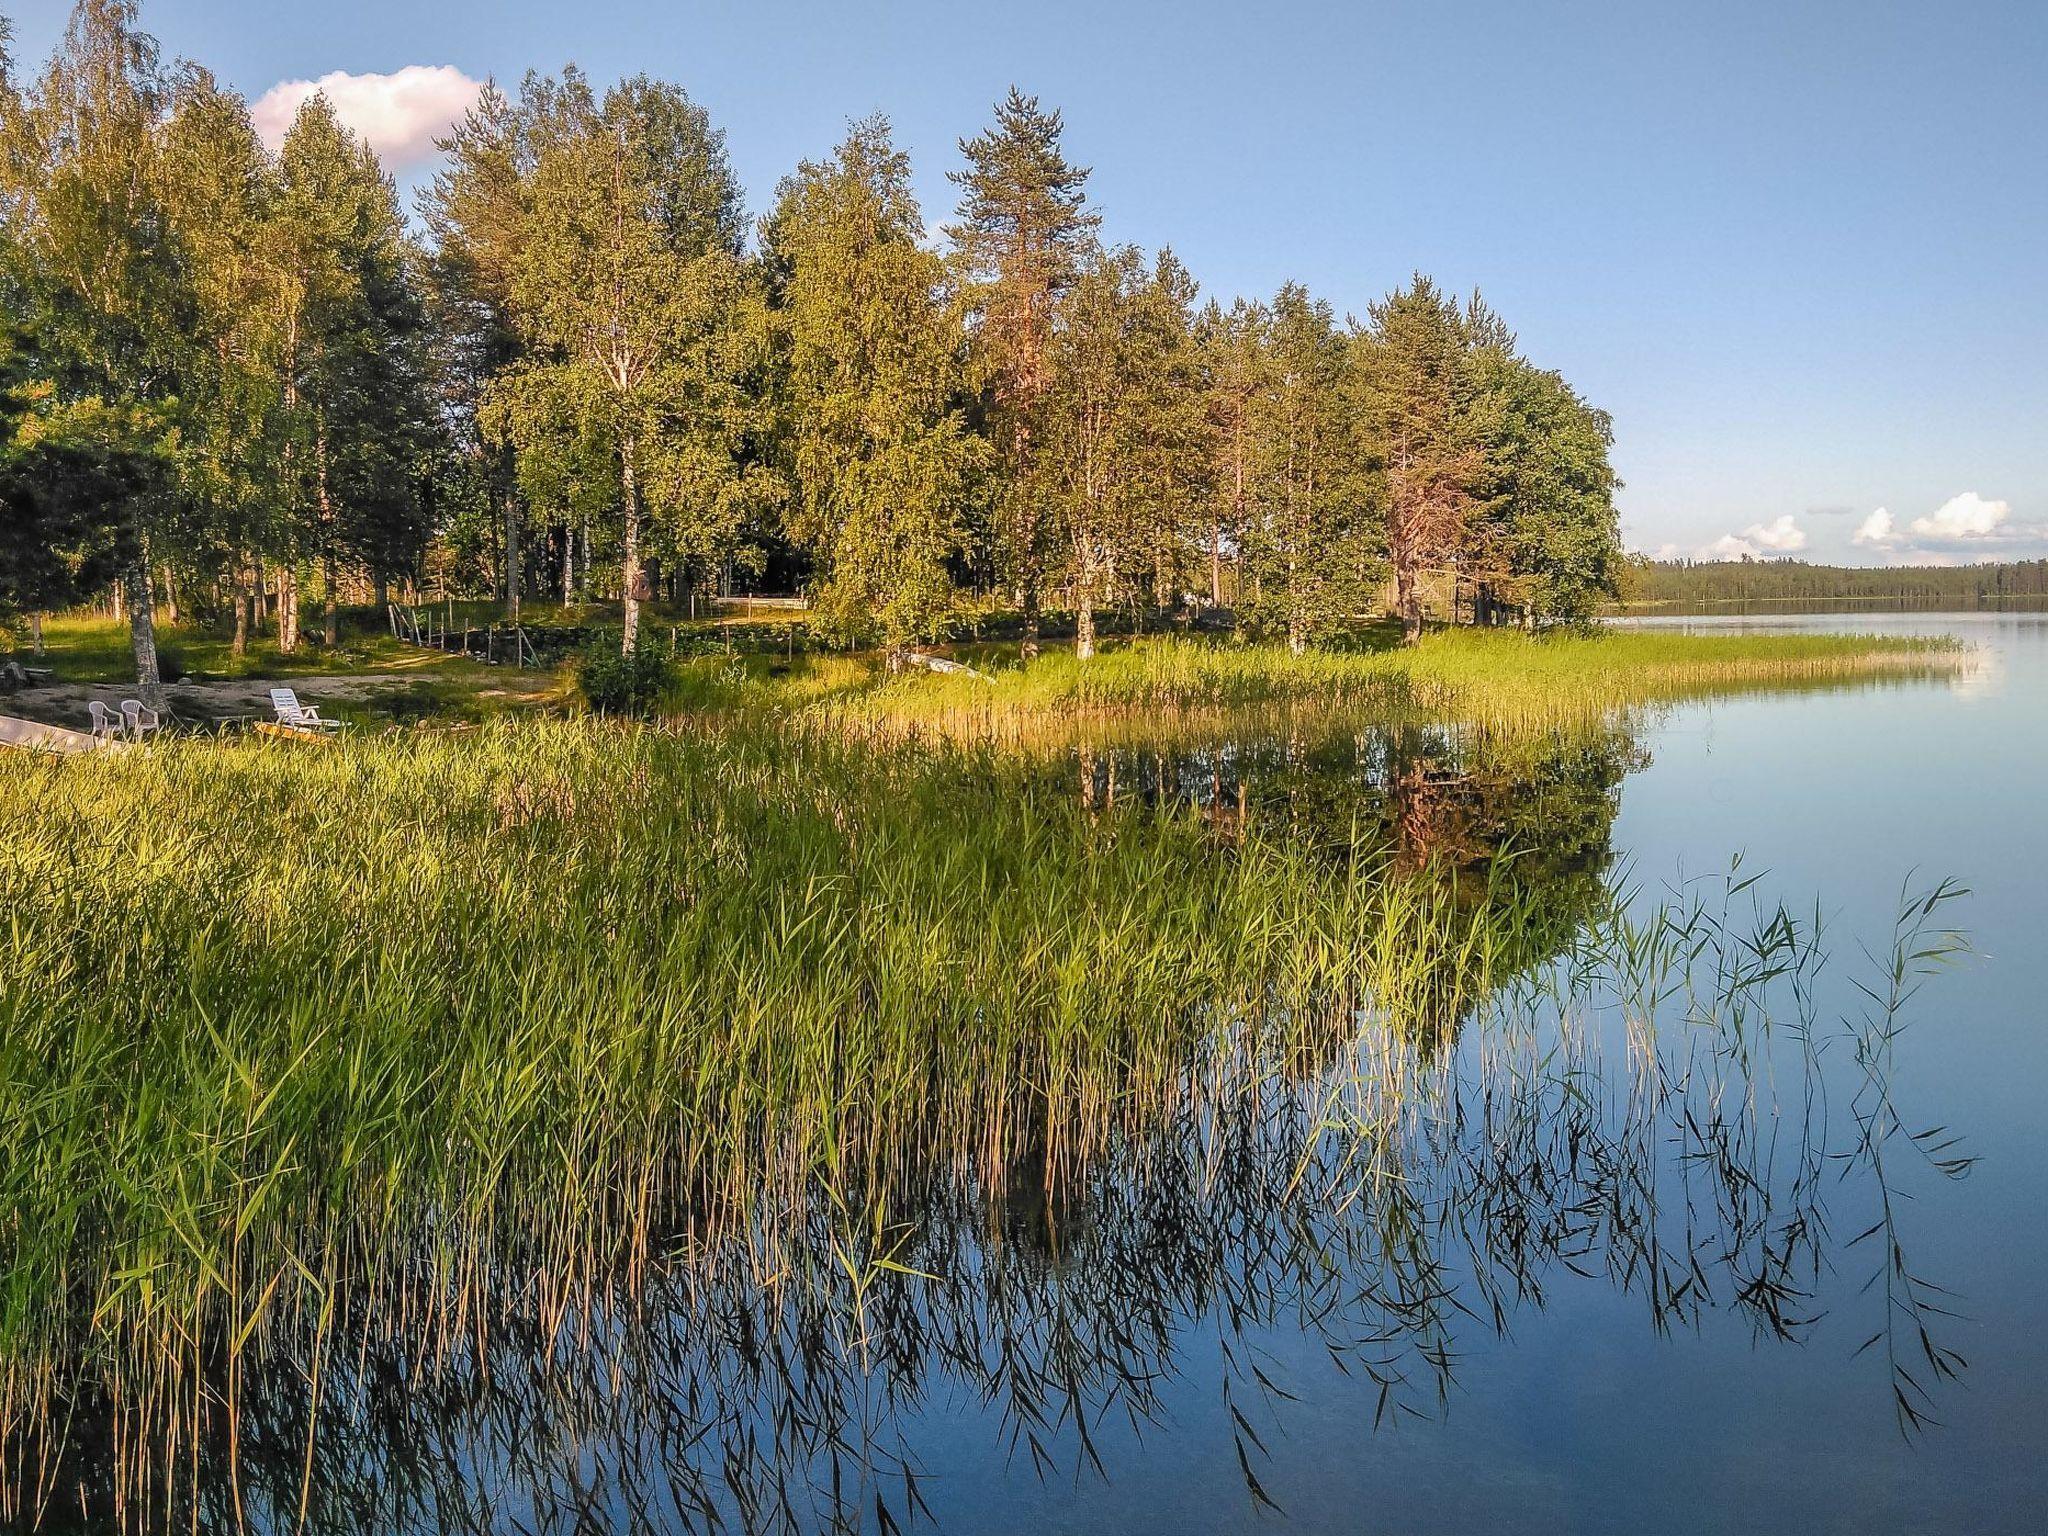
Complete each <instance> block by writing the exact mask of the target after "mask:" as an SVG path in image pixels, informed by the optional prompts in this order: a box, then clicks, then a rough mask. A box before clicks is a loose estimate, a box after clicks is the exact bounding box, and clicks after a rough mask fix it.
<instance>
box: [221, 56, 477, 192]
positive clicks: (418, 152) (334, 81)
mask: <svg viewBox="0 0 2048 1536" xmlns="http://www.w3.org/2000/svg"><path fill="white" fill-rule="evenodd" d="M482 89H483V82H482V81H481V80H472V79H470V77H469V76H468V75H465V74H464V73H463V72H462V71H461V70H459V69H457V68H456V67H455V66H454V65H453V64H408V65H406V66H405V67H404V68H403V69H399V70H394V71H392V72H391V73H390V74H388V75H379V74H364V75H352V74H349V73H348V72H347V71H345V70H339V69H337V70H335V71H333V72H332V73H330V74H325V75H322V76H321V77H320V78H319V79H318V80H281V81H279V82H278V83H277V84H276V85H273V86H272V87H271V88H270V89H269V90H267V91H265V92H264V93H263V94H262V95H261V96H259V97H258V98H257V99H256V104H255V105H254V106H253V107H251V108H250V109H249V115H250V117H251V119H252V120H253V121H254V123H255V125H256V132H257V133H258V134H259V135H260V136H261V137H262V139H263V142H264V143H266V144H268V145H269V146H270V147H271V148H272V149H273V150H274V149H276V148H277V147H278V145H280V144H282V143H283V142H284V135H285V130H286V129H288V128H290V127H291V125H292V119H293V118H294V117H295V116H297V115H298V110H299V108H300V107H301V106H303V105H304V104H305V103H306V101H307V100H308V99H309V98H311V97H312V96H314V95H315V94H319V95H324V96H325V97H326V98H327V99H328V101H329V102H331V103H332V104H333V106H334V112H335V115H336V116H337V117H339V118H340V119H341V120H342V121H343V122H344V123H346V124H348V126H349V127H351V128H353V129H354V130H355V131H356V132H357V133H359V134H361V135H362V136H363V139H364V140H365V142H367V143H368V144H369V146H370V148H372V149H374V150H375V151H376V152H377V155H378V158H380V159H381V160H382V161H383V162H384V168H385V169H386V170H388V171H390V172H392V173H393V174H394V175H397V174H401V173H403V172H405V171H409V170H414V169H417V168H418V167H419V166H421V165H423V164H425V163H426V162H427V161H428V160H431V159H432V158H433V156H434V140H435V139H437V138H439V137H441V136H443V135H444V134H446V133H447V132H448V129H449V128H450V126H452V125H453V124H454V122H455V120H456V119H457V118H459V117H461V116H462V114H463V113H465V112H467V111H468V110H469V109H470V107H471V106H472V105H473V104H474V103H475V101H476V98H477V93H478V92H480V91H481V90H482Z"/></svg>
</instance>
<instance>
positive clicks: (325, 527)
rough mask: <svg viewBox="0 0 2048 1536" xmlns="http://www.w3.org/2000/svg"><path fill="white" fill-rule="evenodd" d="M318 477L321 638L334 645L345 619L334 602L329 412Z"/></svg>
mask: <svg viewBox="0 0 2048 1536" xmlns="http://www.w3.org/2000/svg"><path fill="white" fill-rule="evenodd" d="M313 453H314V456H315V460H314V480H315V485H316V488H317V490H318V494H319V497H320V586H321V598H320V638H321V639H323V640H325V641H326V642H327V644H328V645H329V646H332V645H333V644H334V643H335V642H336V641H338V640H339V639H340V638H341V618H340V614H339V613H338V612H337V611H336V606H335V601H334V497H333V495H332V493H331V492H330V491H329V489H328V486H327V413H326V412H325V411H322V412H321V413H320V417H319V422H318V425H317V426H316V427H315V429H314V433H313Z"/></svg>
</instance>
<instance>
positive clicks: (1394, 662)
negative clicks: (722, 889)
mask: <svg viewBox="0 0 2048 1536" xmlns="http://www.w3.org/2000/svg"><path fill="white" fill-rule="evenodd" d="M1963 661H1964V653H1963V651H1962V649H1961V647H1960V646H1959V645H1957V644H1955V643H1954V642H1951V641H1943V640H1918V639H1903V638H1895V637H1886V636H1860V635H1858V636H1851V635H1725V636H1724V635H1689V634H1678V633H1664V632H1659V631H1652V630H1616V631H1608V632H1603V633H1595V634H1591V635H1584V636H1579V635H1551V636H1544V637H1541V638H1530V637H1528V636H1525V635H1521V634H1516V633H1503V632H1486V631H1472V630H1448V631H1442V632H1439V633H1436V634H1432V635H1430V636H1428V637H1427V638H1426V639H1425V640H1424V641H1423V643H1422V644H1421V645H1419V646H1417V647H1415V648H1413V649H1406V650H1402V649H1391V650H1366V651H1311V652H1309V653H1307V654H1306V655H1302V656H1295V655H1292V654H1290V653H1289V652H1287V651H1286V650H1285V649H1283V648H1280V647H1275V646H1234V645H1215V644H1207V643H1203V642H1200V641H1188V640H1172V639H1161V640H1147V641H1139V642H1134V643H1132V644H1130V645H1128V646H1122V647H1117V648H1114V649H1110V650H1106V651H1104V652H1103V653H1101V654H1100V655H1097V656H1096V657H1094V658H1092V659H1090V660H1088V661H1085V662H1084V661H1079V660H1077V659H1076V658H1075V657H1074V656H1073V654H1072V653H1071V652H1048V653H1047V654H1045V655H1042V656H1040V657H1038V658H1036V659H1035V660H1033V661H1031V662H1029V663H1028V664H1022V665H1019V664H1011V665H1008V666H1004V665H1000V664H998V665H995V666H993V667H992V668H988V669H985V670H986V676H985V677H972V676H965V675H961V674H951V675H929V674H913V675H908V676H904V677H900V678H895V679H884V678H877V679H876V680H874V681H873V682H871V683H870V684H869V685H868V686H866V687H864V688H846V689H842V690H841V691H840V692H839V693H838V694H837V696H836V697H834V698H833V700H832V703H833V707H835V708H836V709H837V710H839V711H840V712H841V713H843V714H844V715H845V716H846V717H848V718H852V719H865V720H871V721H877V722H887V723H890V724H898V725H903V724H919V723H930V724H935V725H949V726H960V727H967V728H971V727H973V726H975V725H976V724H977V723H986V724H1001V723H1004V722H1015V721H1019V720H1026V719H1030V718H1033V717H1044V718H1055V719H1056V718H1060V717H1071V716H1073V715H1074V714H1076V713H1089V714H1103V715H1108V714H1119V713H1121V714H1131V713H1138V714H1145V713H1172V712H1177V711H1186V710H1192V709H1203V708H1218V707H1224V708H1227V707H1232V706H1241V705H1253V704H1269V703H1318V704H1328V705H1344V706H1348V707H1351V708H1354V709H1363V710H1368V711H1375V712H1379V713H1383V714H1385V715H1388V716H1390V717H1408V716H1416V715H1421V716H1426V717H1431V718H1463V719H1471V720H1494V721H1506V722H1515V721H1541V720H1545V719H1554V718H1584V717H1590V716H1595V715H1598V714H1600V713H1603V712H1605V711H1608V710H1611V709H1617V708H1623V707H1627V706H1630V705H1636V704H1646V703H1657V702H1667V701H1675V700H1682V699H1689V698H1702V697H1711V696H1714V695H1718V694H1726V693H1736V692H1742V691H1745V690H1749V689H1756V688H1795V689H1796V688H1803V687H1831V686H1837V685H1840V684H1843V683H1850V682H1862V681H1872V680H1885V679H1896V678H1906V677H1926V676H1932V675H1938V674H1940V673H1943V672H1946V671H1949V670H1952V669H1954V668H1955V667H1957V666H1960V665H1962V664H1963Z"/></svg>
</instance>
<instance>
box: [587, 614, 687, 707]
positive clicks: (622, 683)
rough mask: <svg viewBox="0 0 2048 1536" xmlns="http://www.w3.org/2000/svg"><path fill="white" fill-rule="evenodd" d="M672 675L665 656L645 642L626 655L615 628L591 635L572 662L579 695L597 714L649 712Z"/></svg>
mask: <svg viewBox="0 0 2048 1536" xmlns="http://www.w3.org/2000/svg"><path fill="white" fill-rule="evenodd" d="M673 675H674V673H673V668H672V667H671V665H670V662H669V658H668V656H667V655H666V654H665V653H663V652H661V651H657V650H655V649H653V648H652V647H651V646H648V645H646V644H645V643H643V644H642V645H641V646H640V648H639V649H638V650H636V651H635V652H634V653H633V654H632V655H630V656H627V655H624V654H622V653H621V652H620V650H619V636H618V634H617V632H616V631H614V632H612V633H611V634H603V633H600V634H598V635H597V636H595V637H594V638H593V639H592V640H591V641H590V643H589V644H588V645H586V646H584V648H583V651H582V654H581V656H580V657H579V658H578V660H577V664H576V681H577V683H578V685H579V686H580V687H581V688H582V689H583V697H584V699H585V700H587V701H588V702H589V705H590V707H591V708H592V709H594V710H596V711H597V712H598V713H599V714H601V715H645V714H650V713H652V711H653V709H654V706H655V705H656V704H657V703H659V702H660V701H661V696H662V694H663V693H664V692H666V691H667V689H668V686H669V683H670V682H671V681H672V680H673Z"/></svg>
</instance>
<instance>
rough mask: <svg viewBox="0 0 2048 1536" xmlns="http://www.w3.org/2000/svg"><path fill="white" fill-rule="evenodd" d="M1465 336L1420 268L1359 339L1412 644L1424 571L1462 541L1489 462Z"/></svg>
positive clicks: (1375, 311)
mask: <svg viewBox="0 0 2048 1536" xmlns="http://www.w3.org/2000/svg"><path fill="white" fill-rule="evenodd" d="M1467 336H1468V332H1467V329H1466V324H1465V317H1464V316H1463V315H1461V314H1460V313H1459V310H1458V306H1457V304H1456V303H1455V302H1454V301H1453V300H1451V299H1450V298H1449V297H1448V296H1447V295H1445V294H1443V293H1442V292H1440V291H1439V290H1438V288H1437V286H1436V284H1434V283H1433V282H1431V281H1430V280H1429V279H1428V278H1426V277H1424V276H1422V275H1421V274H1420V273H1418V274H1417V275H1416V276H1415V278H1414V280H1413V281H1412V282H1411V283H1410V284H1409V286H1408V287H1406V288H1404V289H1401V290H1399V291H1398V292H1396V293H1393V294H1391V295H1389V296H1388V297H1387V298H1386V299H1385V300H1383V301H1381V302H1380V303H1378V304H1375V305H1373V306H1372V309H1371V324H1370V327H1369V329H1368V330H1366V331H1365V332H1363V333H1362V334H1361V335H1360V336H1359V337H1358V338H1357V340H1356V346H1357V349H1358V365H1359V366H1358V379H1359V384H1360V389H1359V413H1360V417H1361V419H1362V423H1363V427H1364V430H1365V432H1366V434H1367V436H1368V438H1369V439H1370V441H1371V443H1372V445H1373V449H1374V452H1375V456H1376V458H1377V460H1378V465H1379V469H1380V472H1381V474H1382V476H1383V477H1384V478H1383V485H1384V496H1385V505H1386V550H1387V558H1388V560H1389V561H1390V562H1391V564H1392V566H1393V572H1394V586H1395V608H1396V611H1397V612H1398V613H1399V614H1400V617H1401V629H1402V635H1403V637H1404V639H1405V640H1406V641H1407V643H1408V644H1410V645H1413V644H1414V643H1415V642H1416V641H1417V640H1419V639H1420V638H1421V636H1422V599H1421V593H1420V590H1419V587H1418V585H1417V583H1418V580H1419V578H1420V577H1421V575H1422V573H1423V572H1424V571H1425V570H1426V569H1427V568H1429V567H1430V566H1431V565H1432V564H1434V563H1437V562H1440V561H1446V560H1449V559H1450V558H1452V557H1453V556H1454V555H1455V554H1456V552H1457V551H1458V549H1459V548H1460V546H1461V543H1462V541H1463V536H1464V526H1465V518H1466V514H1467V512H1468V510H1469V508H1470V505H1471V501H1472V491H1473V486H1474V483H1475V481H1476V480H1477V477H1478V476H1479V474H1480V471H1481V467H1482V462H1483V455H1482V453H1481V451H1480V448H1479V446H1478V443H1477V441H1476V439H1475V435H1474V429H1473V422H1472V415H1471V413H1472V406H1473V402H1472V378H1471V371H1470V368H1469V367H1468V364H1467V355H1468V342H1467Z"/></svg>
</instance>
